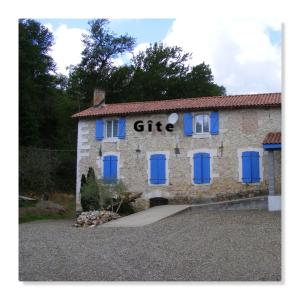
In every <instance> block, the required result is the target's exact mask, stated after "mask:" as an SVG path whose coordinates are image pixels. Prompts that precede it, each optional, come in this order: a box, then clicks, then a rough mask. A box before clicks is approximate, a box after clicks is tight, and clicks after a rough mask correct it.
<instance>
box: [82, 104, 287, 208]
mask: <svg viewBox="0 0 300 300" xmlns="http://www.w3.org/2000/svg"><path fill="white" fill-rule="evenodd" d="M194 113H195V114H196V113H199V112H193V114H194ZM200 113H204V112H203V111H201V112H200ZM178 115H179V119H178V122H177V123H176V124H175V128H174V131H173V132H168V131H166V130H163V131H162V132H158V131H156V130H154V131H153V132H148V131H144V132H136V131H135V130H134V128H133V124H134V122H135V121H137V120H142V121H144V123H146V122H147V121H148V120H152V121H153V123H155V122H157V121H160V122H161V123H162V124H163V126H165V125H166V123H167V118H168V116H169V114H147V115H146V114H145V115H129V116H127V117H126V137H125V139H115V140H109V141H108V140H106V139H104V140H102V141H98V140H96V139H95V123H96V122H95V119H80V120H79V122H78V148H77V155H78V158H77V190H76V201H77V202H76V203H77V210H80V209H81V207H80V193H79V190H80V178H81V174H83V173H85V174H86V173H87V171H88V168H89V167H93V168H94V170H95V173H96V174H98V177H99V178H100V177H101V176H102V175H101V174H102V158H103V155H106V154H109V153H110V154H112V153H113V154H115V155H118V157H119V160H118V161H119V169H118V175H119V178H120V179H122V180H123V182H124V183H125V185H126V186H127V188H128V190H130V191H133V192H143V195H142V198H141V199H139V200H138V201H136V208H137V209H144V208H147V207H149V199H151V198H154V197H162V198H167V199H168V200H169V203H191V202H192V201H193V200H194V199H197V200H201V199H203V200H205V199H207V198H212V199H216V198H220V199H226V198H227V199H228V198H230V197H242V196H249V195H250V196H251V195H258V194H266V193H267V187H268V186H267V184H268V182H267V172H266V168H267V159H266V156H267V153H266V152H265V151H264V150H263V147H262V141H263V139H264V137H265V136H266V134H267V133H268V132H275V131H281V110H280V108H253V109H234V110H231V109H226V110H220V111H219V134H218V135H210V134H207V135H205V136H201V137H199V136H192V137H187V136H184V131H183V113H178ZM104 120H105V119H104ZM176 144H178V147H179V149H180V154H175V152H174V148H175V147H176ZM100 146H101V151H102V157H99V148H100ZM222 146H223V147H222ZM137 149H140V152H137V151H136V150H137ZM198 150H200V151H203V150H204V151H206V152H209V153H210V154H211V183H210V184H204V185H194V184H193V183H192V156H193V153H194V151H198ZM247 150H256V151H259V152H260V155H261V158H262V159H261V182H260V183H256V184H243V183H242V182H241V158H240V153H241V151H247ZM158 151H159V152H160V153H165V154H166V157H167V165H168V168H167V178H168V180H167V182H168V184H167V185H163V186H160V185H157V186H154V185H149V180H148V177H149V166H148V163H149V161H148V157H149V155H150V154H151V153H153V152H158ZM275 171H276V178H275V185H276V186H275V190H276V191H277V192H280V186H281V152H280V151H279V152H278V153H276V154H275Z"/></svg>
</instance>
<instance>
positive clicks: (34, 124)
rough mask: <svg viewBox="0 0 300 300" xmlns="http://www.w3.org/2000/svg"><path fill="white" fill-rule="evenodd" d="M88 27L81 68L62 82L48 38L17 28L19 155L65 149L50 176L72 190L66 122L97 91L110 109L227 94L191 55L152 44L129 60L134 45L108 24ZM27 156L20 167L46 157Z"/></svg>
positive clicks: (31, 24)
mask: <svg viewBox="0 0 300 300" xmlns="http://www.w3.org/2000/svg"><path fill="white" fill-rule="evenodd" d="M89 27H90V28H89V32H88V34H86V35H83V37H82V42H83V44H84V49H83V51H82V59H81V61H80V63H79V64H77V65H75V66H74V65H73V66H70V67H69V76H64V75H62V74H58V73H57V72H56V66H55V62H54V60H53V58H52V57H51V54H50V53H51V52H50V50H51V47H52V46H53V45H54V43H55V40H54V37H53V34H52V33H51V32H50V31H49V30H48V29H47V28H46V27H45V26H43V25H42V24H40V23H39V22H37V21H35V20H32V19H20V20H19V143H20V147H36V148H38V147H41V148H47V149H61V150H63V151H64V149H71V150H70V152H58V153H60V154H59V157H56V158H58V159H56V161H57V166H58V167H57V169H55V170H51V172H52V173H53V174H56V175H59V176H61V178H62V179H63V181H62V182H64V180H66V179H67V178H69V181H70V182H72V184H73V183H75V179H74V176H75V166H76V150H75V149H76V137H77V134H76V132H77V128H76V121H74V120H72V119H71V115H72V114H74V113H76V112H78V111H80V110H82V109H85V108H87V107H89V106H90V105H91V102H92V95H93V90H94V88H95V87H100V88H103V89H104V90H106V101H107V102H108V103H115V102H127V101H148V100H163V99H174V98H181V97H199V96H212V95H224V94H225V92H226V91H225V88H224V87H223V86H219V85H217V84H216V83H214V78H213V74H212V71H211V69H210V67H209V65H207V64H205V63H204V62H203V63H201V64H199V65H196V66H190V59H191V57H192V53H185V52H184V51H183V50H182V48H180V47H178V46H167V45H164V44H162V43H153V44H152V45H150V46H149V47H148V48H147V49H145V50H144V51H140V52H139V53H137V54H135V55H133V53H132V51H133V49H134V47H135V46H136V42H135V38H134V37H131V36H129V35H128V34H125V35H117V34H115V33H114V32H112V31H111V30H110V29H109V21H108V20H106V19H95V20H91V21H89ZM121 56H122V57H123V58H125V59H126V63H125V64H123V65H121V66H118V65H117V64H116V63H115V60H116V59H119V58H120V57H121ZM130 57H131V58H130ZM72 149H73V150H72ZM30 153H31V150H29V151H27V152H26V155H20V165H21V166H22V163H23V162H25V159H22V157H27V158H26V162H28V161H33V160H34V159H35V158H36V157H41V158H42V157H45V158H46V157H48V156H49V155H48V154H47V155H39V154H35V156H33V157H34V158H33V159H32V160H31V158H30V157H29V156H30ZM47 153H50V152H47ZM21 154H22V153H21ZM44 154H45V153H44ZM29 165H30V164H28V163H27V164H26V165H24V166H25V167H26V168H25V167H24V168H23V170H25V169H27V170H30V168H29V167H28V166H29ZM42 165H45V166H46V165H49V164H47V162H45V163H44V164H41V166H42ZM43 171H44V170H43ZM40 177H43V176H40ZM44 178H45V177H44ZM27 179H28V176H27V177H26V180H27ZM26 180H25V181H26ZM25 181H24V182H25ZM35 184H36V183H35ZM43 184H44V183H43ZM62 185H63V184H62Z"/></svg>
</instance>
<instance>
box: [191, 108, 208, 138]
mask: <svg viewBox="0 0 300 300" xmlns="http://www.w3.org/2000/svg"><path fill="white" fill-rule="evenodd" d="M197 116H202V117H203V119H202V120H203V121H202V132H197V131H196V128H197V127H196V126H197V122H196V117H197ZM204 116H207V118H208V131H204ZM193 134H196V135H208V134H210V114H209V113H200V114H199V113H197V114H194V115H193Z"/></svg>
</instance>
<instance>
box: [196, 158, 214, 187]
mask: <svg viewBox="0 0 300 300" xmlns="http://www.w3.org/2000/svg"><path fill="white" fill-rule="evenodd" d="M193 160H194V178H193V182H194V184H207V183H210V154H209V153H195V154H194V156H193Z"/></svg>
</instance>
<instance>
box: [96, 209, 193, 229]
mask: <svg viewBox="0 0 300 300" xmlns="http://www.w3.org/2000/svg"><path fill="white" fill-rule="evenodd" d="M189 207H190V205H159V206H155V207H152V208H149V209H146V210H143V211H140V212H138V213H135V214H132V215H129V216H126V217H122V218H120V219H117V220H113V221H110V222H108V223H104V224H102V225H100V228H101V227H141V226H145V225H149V224H152V223H155V222H157V221H160V220H162V219H165V218H167V217H170V216H172V215H175V214H177V213H179V212H181V211H184V210H186V209H187V208H189Z"/></svg>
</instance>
